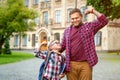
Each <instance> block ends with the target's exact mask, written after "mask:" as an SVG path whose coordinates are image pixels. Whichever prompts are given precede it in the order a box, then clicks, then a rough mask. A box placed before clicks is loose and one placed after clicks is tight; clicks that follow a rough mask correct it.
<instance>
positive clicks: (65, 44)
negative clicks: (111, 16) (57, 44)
mask: <svg viewBox="0 0 120 80" xmlns="http://www.w3.org/2000/svg"><path fill="white" fill-rule="evenodd" d="M107 23H108V19H107V18H106V17H105V16H104V15H101V16H100V17H98V18H97V20H96V21H93V22H88V23H84V24H83V25H82V26H80V32H81V33H80V36H81V38H82V41H83V46H84V50H85V55H86V58H87V61H88V63H89V64H90V66H94V65H95V64H97V62H98V57H97V54H96V51H95V44H94V35H95V34H96V33H97V31H98V30H100V29H101V28H102V27H104V26H105V25H106V24H107ZM70 30H71V26H70V27H68V28H66V29H65V31H64V36H63V39H62V44H61V45H62V50H61V52H62V51H64V50H66V61H65V62H66V71H70Z"/></svg>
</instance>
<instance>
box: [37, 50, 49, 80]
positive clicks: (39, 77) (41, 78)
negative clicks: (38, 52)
mask: <svg viewBox="0 0 120 80" xmlns="http://www.w3.org/2000/svg"><path fill="white" fill-rule="evenodd" d="M46 55H47V58H46V60H45V61H44V62H43V63H42V64H41V66H40V69H39V75H38V80H43V73H44V71H45V69H46V66H47V64H48V61H49V59H50V52H49V51H48V53H46Z"/></svg>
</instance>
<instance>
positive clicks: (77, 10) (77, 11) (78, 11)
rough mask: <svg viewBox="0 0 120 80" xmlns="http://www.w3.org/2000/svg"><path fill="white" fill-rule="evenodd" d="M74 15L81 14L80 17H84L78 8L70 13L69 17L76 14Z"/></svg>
mask: <svg viewBox="0 0 120 80" xmlns="http://www.w3.org/2000/svg"><path fill="white" fill-rule="evenodd" d="M74 13H79V14H80V16H82V13H81V11H80V9H78V8H74V9H72V11H71V12H70V13H69V16H70V15H71V14H74Z"/></svg>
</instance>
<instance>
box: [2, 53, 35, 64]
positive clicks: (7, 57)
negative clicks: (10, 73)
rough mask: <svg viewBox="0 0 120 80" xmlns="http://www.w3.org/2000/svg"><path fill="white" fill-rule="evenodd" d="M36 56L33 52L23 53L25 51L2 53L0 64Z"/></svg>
mask: <svg viewBox="0 0 120 80" xmlns="http://www.w3.org/2000/svg"><path fill="white" fill-rule="evenodd" d="M31 58H34V56H33V54H29V53H23V52H12V54H11V55H6V54H1V55H0V65H1V64H8V63H13V62H19V61H23V60H26V59H31Z"/></svg>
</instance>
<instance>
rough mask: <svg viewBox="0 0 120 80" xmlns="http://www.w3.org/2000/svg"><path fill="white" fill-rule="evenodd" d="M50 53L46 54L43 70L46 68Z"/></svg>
mask: <svg viewBox="0 0 120 80" xmlns="http://www.w3.org/2000/svg"><path fill="white" fill-rule="evenodd" d="M50 54H51V53H50V51H48V54H47V56H46V60H45V66H44V69H46V67H47V64H48V61H49V58H50Z"/></svg>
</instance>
